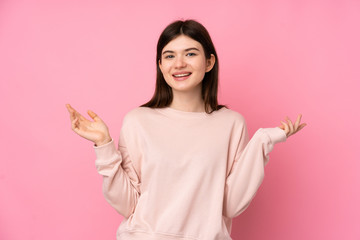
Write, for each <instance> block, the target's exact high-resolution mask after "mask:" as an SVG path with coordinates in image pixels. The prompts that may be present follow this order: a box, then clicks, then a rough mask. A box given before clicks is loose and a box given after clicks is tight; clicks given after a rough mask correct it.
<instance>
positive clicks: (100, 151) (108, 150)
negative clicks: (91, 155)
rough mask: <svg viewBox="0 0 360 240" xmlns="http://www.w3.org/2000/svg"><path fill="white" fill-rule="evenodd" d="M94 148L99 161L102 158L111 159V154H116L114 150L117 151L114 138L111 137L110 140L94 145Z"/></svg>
mask: <svg viewBox="0 0 360 240" xmlns="http://www.w3.org/2000/svg"><path fill="white" fill-rule="evenodd" d="M93 148H94V150H95V154H96V159H97V161H100V160H102V159H110V158H111V156H113V155H114V152H116V147H115V144H114V140H113V139H111V141H110V142H108V143H106V144H104V145H101V146H95V145H93Z"/></svg>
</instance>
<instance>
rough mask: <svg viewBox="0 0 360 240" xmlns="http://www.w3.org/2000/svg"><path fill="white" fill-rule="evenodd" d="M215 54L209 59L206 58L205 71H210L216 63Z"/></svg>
mask: <svg viewBox="0 0 360 240" xmlns="http://www.w3.org/2000/svg"><path fill="white" fill-rule="evenodd" d="M215 61H216V59H215V56H214V54H211V56H210V58H209V59H206V70H205V72H210V71H211V69H212V68H213V67H214V64H215Z"/></svg>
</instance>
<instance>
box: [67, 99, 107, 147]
mask: <svg viewBox="0 0 360 240" xmlns="http://www.w3.org/2000/svg"><path fill="white" fill-rule="evenodd" d="M66 108H67V109H68V111H69V113H70V120H71V128H72V130H73V131H74V132H76V133H77V134H78V135H80V136H81V137H83V138H85V139H87V140H90V141H92V142H94V143H95V145H96V146H100V145H103V144H106V143H108V142H110V141H111V137H110V134H109V130H108V127H107V126H106V124H105V123H104V122H103V121H102V120H101V119H100V118H99V117H98V116H97V115H96V114H95V113H94V112H93V111H91V110H88V114H89V116H90V117H91V118H92V119H93V120H94V121H93V122H92V121H89V120H87V119H86V118H84V117H83V116H82V115H81V114H80V113H78V112H77V111H76V110H75V109H74V108H72V107H71V106H70V104H66Z"/></svg>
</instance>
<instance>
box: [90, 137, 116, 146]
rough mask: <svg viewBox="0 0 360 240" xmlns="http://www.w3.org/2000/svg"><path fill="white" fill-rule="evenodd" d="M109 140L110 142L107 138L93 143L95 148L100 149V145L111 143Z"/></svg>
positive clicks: (109, 138)
mask: <svg viewBox="0 0 360 240" xmlns="http://www.w3.org/2000/svg"><path fill="white" fill-rule="evenodd" d="M111 140H112V138H111V137H110V136H109V137H107V138H105V139H104V140H101V141H96V142H94V143H95V146H97V147H100V146H101V145H105V144H107V143H109V142H111Z"/></svg>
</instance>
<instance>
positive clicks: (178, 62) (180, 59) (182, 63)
mask: <svg viewBox="0 0 360 240" xmlns="http://www.w3.org/2000/svg"><path fill="white" fill-rule="evenodd" d="M175 67H176V68H183V67H186V62H185V59H184V58H183V57H182V56H179V57H177V58H176V60H175Z"/></svg>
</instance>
